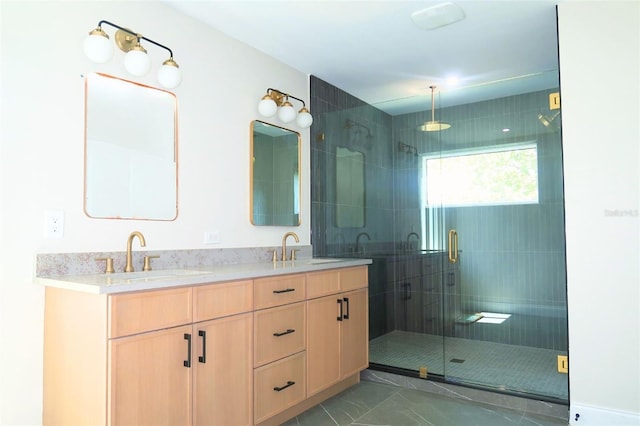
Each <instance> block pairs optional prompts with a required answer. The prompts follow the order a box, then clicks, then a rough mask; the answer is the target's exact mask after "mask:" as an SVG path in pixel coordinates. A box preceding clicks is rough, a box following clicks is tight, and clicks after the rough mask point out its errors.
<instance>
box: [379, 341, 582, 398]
mask: <svg viewBox="0 0 640 426" xmlns="http://www.w3.org/2000/svg"><path fill="white" fill-rule="evenodd" d="M558 355H566V352H562V351H554V350H549V349H538V348H532V347H524V346H515V345H506V344H503V343H494V342H485V341H480V340H468V339H459V338H455V337H442V336H436V335H431V334H421V333H412V332H406V331H393V332H391V333H387V334H385V335H383V336H380V337H377V338H375V339H373V340H371V341H370V342H369V361H370V362H371V363H375V364H381V365H387V366H393V367H399V368H405V369H409V370H416V371H417V370H419V369H420V368H421V367H426V368H427V372H428V373H431V374H440V375H446V376H447V378H448V379H450V380H451V381H452V382H458V383H467V384H477V385H482V386H488V387H490V388H496V389H500V390H510V391H517V392H522V393H525V394H531V395H532V396H534V397H535V396H546V397H552V398H558V399H561V400H567V399H568V392H569V389H568V376H567V374H561V373H558V372H557V356H558Z"/></svg>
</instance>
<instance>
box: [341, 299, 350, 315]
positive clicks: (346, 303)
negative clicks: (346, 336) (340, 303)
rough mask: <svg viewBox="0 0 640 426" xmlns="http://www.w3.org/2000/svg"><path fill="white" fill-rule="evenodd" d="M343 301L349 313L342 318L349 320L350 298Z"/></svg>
mask: <svg viewBox="0 0 640 426" xmlns="http://www.w3.org/2000/svg"><path fill="white" fill-rule="evenodd" d="M342 300H344V304H345V305H347V313H346V314H344V315H343V316H342V318H344V319H349V298H348V297H345V298H343V299H342Z"/></svg>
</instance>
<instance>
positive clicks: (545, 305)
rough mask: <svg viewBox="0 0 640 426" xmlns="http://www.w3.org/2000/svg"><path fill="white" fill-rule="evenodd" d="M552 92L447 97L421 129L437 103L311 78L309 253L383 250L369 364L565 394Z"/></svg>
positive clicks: (518, 390) (372, 274)
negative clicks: (431, 124)
mask: <svg viewBox="0 0 640 426" xmlns="http://www.w3.org/2000/svg"><path fill="white" fill-rule="evenodd" d="M553 73H554V75H555V76H556V79H557V71H554V72H553ZM558 91H559V89H558V87H557V85H552V86H549V87H546V88H543V89H538V90H535V91H531V92H524V93H522V92H520V93H517V94H513V95H508V96H501V97H497V98H494V99H487V100H482V101H477V102H472V103H468V104H462V105H445V106H443V105H442V104H441V103H442V100H441V99H438V98H437V99H436V101H437V102H438V104H437V105H436V107H437V112H438V117H437V118H438V119H439V120H442V121H444V122H447V123H449V124H451V127H450V128H449V129H447V130H446V131H441V132H422V131H419V130H418V126H419V125H420V124H422V123H425V122H426V121H428V120H429V119H431V121H435V118H434V117H433V108H432V110H427V111H420V112H415V113H409V114H402V115H396V116H391V115H389V114H386V113H384V112H382V111H380V110H379V109H377V108H375V106H372V105H367V104H365V103H364V102H362V101H360V100H358V99H356V98H355V97H353V96H351V95H349V94H347V93H345V92H343V91H341V90H340V89H339V88H336V87H333V86H331V85H330V84H328V83H326V82H324V81H322V80H320V79H318V78H315V77H312V78H311V107H312V110H313V111H315V113H314V116H315V117H316V120H315V121H314V123H313V126H312V128H311V135H312V138H311V140H312V142H311V198H312V209H311V210H312V211H311V216H312V224H311V226H312V245H313V251H314V256H329V257H334V256H342V257H366V258H371V259H373V263H372V264H371V265H370V267H369V268H370V269H369V318H370V323H369V335H370V363H371V368H373V369H381V370H385V371H391V372H395V373H398V374H405V375H409V376H414V377H424V378H427V379H434V380H440V381H446V382H450V383H456V384H461V385H466V386H472V387H479V388H482V389H488V390H494V391H499V392H507V393H513V394H518V395H524V396H530V397H534V398H537V399H544V400H549V401H553V402H563V403H566V401H567V399H568V376H567V374H566V373H562V372H559V369H558V366H559V361H558V360H559V359H560V360H561V359H562V358H558V357H563V356H566V355H567V316H566V315H567V314H566V277H565V245H564V199H563V183H562V148H561V134H560V126H558V125H557V124H559V122H560V119H561V116H560V115H559V114H556V112H557V111H552V110H550V108H551V107H552V106H551V105H550V103H549V96H550V94H553V93H556V92H558ZM444 96H446V93H445V94H442V95H441V97H444ZM538 115H542V116H544V117H554V120H551V121H553V124H554V125H553V126H544V125H541V121H539V120H538V118H537V117H538ZM345 123H359V124H360V125H361V126H366V129H367V132H364V135H368V134H370V135H372V137H371V138H354V137H353V135H351V134H350V133H349V130H350V129H354V126H353V125H351V126H345ZM318 135H322V136H323V137H321V138H318V137H317V136H318ZM320 140H321V142H317V141H320ZM364 142H366V143H364ZM345 169H346V171H345ZM347 176H355V177H354V178H349V179H346V178H345V177H347ZM339 194H342V195H340V196H339ZM344 194H348V195H347V196H345V195H344ZM364 235H366V237H364V238H363V236H364ZM367 237H368V238H367Z"/></svg>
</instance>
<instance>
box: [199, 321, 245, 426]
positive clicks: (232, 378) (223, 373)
mask: <svg viewBox="0 0 640 426" xmlns="http://www.w3.org/2000/svg"><path fill="white" fill-rule="evenodd" d="M252 328H253V316H252V314H251V313H247V314H242V315H235V316H231V317H225V318H221V319H217V320H212V321H207V322H203V323H198V324H194V325H193V336H194V337H193V338H194V339H196V340H195V341H194V343H193V347H194V351H195V353H194V355H193V363H192V366H193V367H194V370H193V372H194V377H193V401H194V409H193V424H194V425H208V426H214V425H220V426H238V425H251V421H252V418H253V413H252V408H253V404H252V388H253V359H252V355H251V354H252V344H253V343H252V342H253V332H252Z"/></svg>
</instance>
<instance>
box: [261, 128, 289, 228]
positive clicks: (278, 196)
mask: <svg viewBox="0 0 640 426" xmlns="http://www.w3.org/2000/svg"><path fill="white" fill-rule="evenodd" d="M250 193H251V203H250V204H251V206H250V216H251V223H252V224H254V225H259V226H298V225H300V133H298V132H294V131H291V130H288V129H285V128H283V127H278V126H274V125H272V124H268V123H264V122H262V121H258V120H255V121H253V122H252V123H251V191H250Z"/></svg>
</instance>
